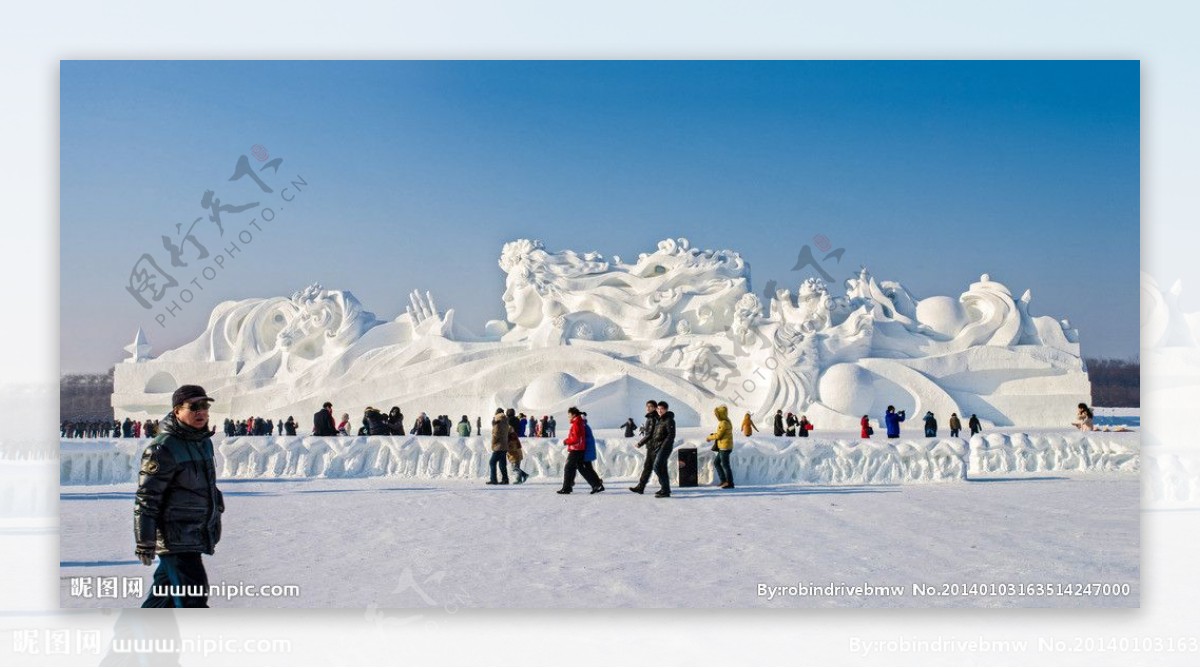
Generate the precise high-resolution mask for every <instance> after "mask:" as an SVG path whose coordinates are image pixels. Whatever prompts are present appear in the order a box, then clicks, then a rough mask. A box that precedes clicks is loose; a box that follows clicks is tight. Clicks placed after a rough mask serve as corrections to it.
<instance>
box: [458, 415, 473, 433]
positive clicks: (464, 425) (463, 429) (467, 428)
mask: <svg viewBox="0 0 1200 668" xmlns="http://www.w3.org/2000/svg"><path fill="white" fill-rule="evenodd" d="M458 437H459V438H470V437H471V421H470V420H468V419H467V416H465V415H464V416H462V419H461V420H459V421H458Z"/></svg>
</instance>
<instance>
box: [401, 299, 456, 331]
mask: <svg viewBox="0 0 1200 668" xmlns="http://www.w3.org/2000/svg"><path fill="white" fill-rule="evenodd" d="M408 301H409V302H410V304H409V305H408V306H406V307H404V308H405V310H406V311H407V312H408V317H409V319H411V320H412V326H413V338H420V337H422V336H429V335H434V336H444V337H447V338H449V334H450V319H449V317H444V316H442V315H439V314H438V310H437V304H435V303H434V302H433V295H431V294H429V292H426V293H425V295H424V297H422V296H421V293H420V291H418V290H413V291H412V294H410V295H409V296H408Z"/></svg>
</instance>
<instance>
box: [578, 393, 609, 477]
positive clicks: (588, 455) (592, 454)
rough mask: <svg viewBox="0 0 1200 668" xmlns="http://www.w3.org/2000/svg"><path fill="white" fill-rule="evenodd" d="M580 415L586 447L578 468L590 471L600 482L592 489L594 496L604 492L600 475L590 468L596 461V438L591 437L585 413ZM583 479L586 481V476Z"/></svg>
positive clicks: (590, 427) (590, 428) (590, 426)
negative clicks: (580, 465)
mask: <svg viewBox="0 0 1200 668" xmlns="http://www.w3.org/2000/svg"><path fill="white" fill-rule="evenodd" d="M580 415H581V416H582V417H583V433H584V438H585V439H586V440H585V441H584V443H585V444H586V445H585V447H584V451H583V466H582V467H580V468H585V469H587V470H589V471H591V472H592V475H594V476H596V480H599V481H600V485H599V487H593V488H592V494H596V493H597V492H603V491H604V480H603V479H601V478H600V474H599V473H596V469H595V468H594V467H593V466H592V462H594V461H596V437H595V436H593V435H592V425H590V424H588V422H587V413H583V412H580ZM583 477H584V479H585V480H586V479H587V474H584V476H583Z"/></svg>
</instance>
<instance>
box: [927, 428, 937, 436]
mask: <svg viewBox="0 0 1200 668" xmlns="http://www.w3.org/2000/svg"><path fill="white" fill-rule="evenodd" d="M936 436H937V430H936V429H926V430H925V438H934V437H936Z"/></svg>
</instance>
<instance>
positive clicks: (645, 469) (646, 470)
mask: <svg viewBox="0 0 1200 668" xmlns="http://www.w3.org/2000/svg"><path fill="white" fill-rule="evenodd" d="M656 456H658V446H656V445H647V446H646V461H644V462H642V475H640V476H638V481H637V488H638V489H646V483H648V482H650V474H651V473H653V472H654V458H655V457H656Z"/></svg>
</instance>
